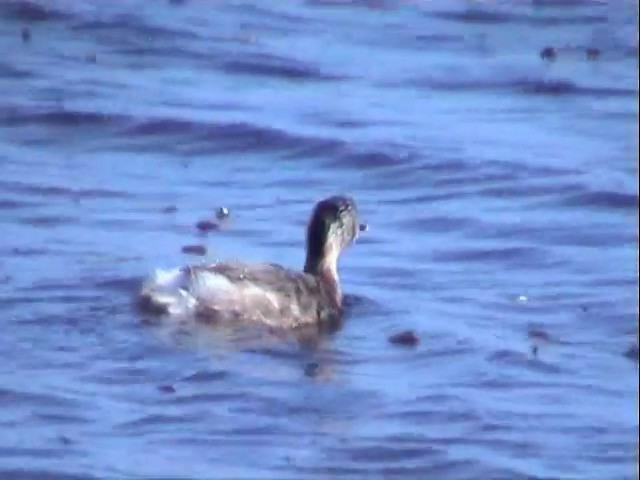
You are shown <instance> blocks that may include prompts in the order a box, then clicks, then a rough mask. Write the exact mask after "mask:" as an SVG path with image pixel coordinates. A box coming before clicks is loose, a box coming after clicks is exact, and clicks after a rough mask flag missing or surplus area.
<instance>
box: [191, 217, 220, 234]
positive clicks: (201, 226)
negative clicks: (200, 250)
mask: <svg viewBox="0 0 640 480" xmlns="http://www.w3.org/2000/svg"><path fill="white" fill-rule="evenodd" d="M196 228H197V229H198V230H200V231H201V232H211V231H213V230H218V228H220V227H219V226H218V224H217V223H216V222H212V221H211V220H200V221H199V222H198V223H196Z"/></svg>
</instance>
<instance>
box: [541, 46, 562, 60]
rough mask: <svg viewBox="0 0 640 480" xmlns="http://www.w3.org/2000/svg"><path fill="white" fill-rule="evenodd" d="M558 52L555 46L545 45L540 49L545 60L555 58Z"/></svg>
mask: <svg viewBox="0 0 640 480" xmlns="http://www.w3.org/2000/svg"><path fill="white" fill-rule="evenodd" d="M557 56H558V52H557V51H556V49H555V48H553V47H544V48H543V49H542V50H540V58H541V59H543V60H555V59H556V57H557Z"/></svg>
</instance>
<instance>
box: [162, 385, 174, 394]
mask: <svg viewBox="0 0 640 480" xmlns="http://www.w3.org/2000/svg"><path fill="white" fill-rule="evenodd" d="M158 391H159V392H162V393H176V388H175V387H174V386H173V385H158Z"/></svg>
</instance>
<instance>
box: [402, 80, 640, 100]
mask: <svg viewBox="0 0 640 480" xmlns="http://www.w3.org/2000/svg"><path fill="white" fill-rule="evenodd" d="M409 82H411V83H412V84H413V85H415V86H417V87H423V88H429V89H432V90H442V91H453V92H456V91H469V92H473V91H490V90H510V91H513V92H516V93H524V94H532V95H550V96H556V95H557V96H565V95H566V96H589V97H600V98H606V97H635V96H637V94H638V91H637V90H636V89H633V88H622V87H609V86H607V87H604V86H602V87H597V86H583V85H580V84H578V83H576V82H575V81H571V80H563V79H555V80H549V79H536V78H512V79H501V78H497V79H495V78H491V79H482V78H476V79H473V78H465V79H458V78H437V77H429V78H420V79H413V80H409ZM404 83H405V82H402V84H404ZM396 85H397V86H398V87H399V86H400V85H399V84H390V86H396Z"/></svg>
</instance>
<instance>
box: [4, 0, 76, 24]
mask: <svg viewBox="0 0 640 480" xmlns="http://www.w3.org/2000/svg"><path fill="white" fill-rule="evenodd" d="M0 14H1V15H2V16H4V17H7V18H10V19H12V20H15V21H18V22H45V21H50V20H65V19H67V18H69V17H70V15H69V14H68V13H66V12H63V11H61V10H58V9H56V8H53V7H51V6H49V5H47V6H45V5H42V4H40V3H37V2H34V1H28V0H9V1H7V2H3V5H2V7H1V8H0Z"/></svg>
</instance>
